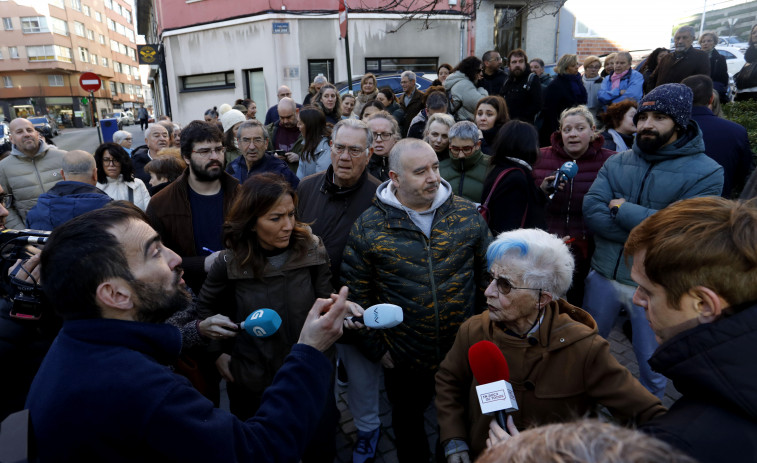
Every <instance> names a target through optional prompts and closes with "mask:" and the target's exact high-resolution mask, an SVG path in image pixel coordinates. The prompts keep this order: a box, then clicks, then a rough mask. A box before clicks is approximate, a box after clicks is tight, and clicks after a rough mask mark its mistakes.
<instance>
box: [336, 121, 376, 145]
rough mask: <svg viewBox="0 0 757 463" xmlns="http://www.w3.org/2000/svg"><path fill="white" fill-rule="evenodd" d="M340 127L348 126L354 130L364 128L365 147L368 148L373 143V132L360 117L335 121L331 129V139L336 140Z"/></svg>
mask: <svg viewBox="0 0 757 463" xmlns="http://www.w3.org/2000/svg"><path fill="white" fill-rule="evenodd" d="M342 127H350V128H353V129H356V130H364V131H365V142H366V145H365V147H366V148H370V147H371V146H372V145H373V132H371V129H369V128H368V124H366V123H365V122H363V121H361V120H360V119H352V118H347V119H342V120H341V121H339V122H337V123H336V125H335V126H334V130H332V131H331V140H336V136H337V134H338V133H339V131H340V130H341V129H342Z"/></svg>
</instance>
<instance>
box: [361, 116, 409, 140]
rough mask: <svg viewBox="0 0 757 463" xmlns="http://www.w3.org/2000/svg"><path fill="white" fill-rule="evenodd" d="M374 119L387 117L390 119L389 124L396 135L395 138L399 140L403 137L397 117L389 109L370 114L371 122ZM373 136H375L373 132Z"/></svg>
mask: <svg viewBox="0 0 757 463" xmlns="http://www.w3.org/2000/svg"><path fill="white" fill-rule="evenodd" d="M374 119H385V120H387V121H389V124H390V125H391V126H392V136H393V137H394V139H395V140H399V139H400V138H402V136H401V135H400V125H399V124H398V123H397V119H395V118H394V116H392V115H391V114H389V113H388V112H387V111H379V112H377V113H373V114H371V115H370V116H368V122H369V123H370V122H371V121H372V120H374ZM371 136H373V133H371Z"/></svg>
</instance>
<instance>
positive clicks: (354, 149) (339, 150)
mask: <svg viewBox="0 0 757 463" xmlns="http://www.w3.org/2000/svg"><path fill="white" fill-rule="evenodd" d="M366 149H367V148H362V147H360V146H349V147H348V146H344V145H339V144H336V143H334V144H333V145H331V151H333V152H335V153H336V154H338V155H339V156H341V155H342V154H344V150H347V152H348V153H349V154H350V156H352V157H353V158H356V157H358V156H360V155H361V154H363V153H365V150H366Z"/></svg>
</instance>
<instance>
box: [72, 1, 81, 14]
mask: <svg viewBox="0 0 757 463" xmlns="http://www.w3.org/2000/svg"><path fill="white" fill-rule="evenodd" d="M71 8H73V9H75V10H76V11H81V0H71Z"/></svg>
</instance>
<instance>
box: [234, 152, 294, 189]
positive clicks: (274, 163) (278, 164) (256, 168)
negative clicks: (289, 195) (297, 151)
mask: <svg viewBox="0 0 757 463" xmlns="http://www.w3.org/2000/svg"><path fill="white" fill-rule="evenodd" d="M226 172H227V173H228V174H229V175H231V176H232V177H234V178H235V179H237V180H238V181H239V184H240V185H241V184H242V183H244V182H245V181H246V180H247V179H248V178H250V177H252V176H253V175H257V174H262V173H265V172H273V173H275V174H279V175H281V176H282V177H284V178H285V179H286V180H287V181H288V182H289V184H290V185H292V188H297V185H299V184H300V179H298V178H297V176H296V175H294V173H293V172H292V171H291V170H290V169H289V167H288V166H287V164H286V162H284V161H282V160H281V159H279V158H277V157H275V156H274V155H272V154H271V153H265V154H264V155H263V157H262V158H260V160H259V161H258V162H256V163H255V164H253V165H252V168H250V169H247V160H246V159H245V157H244V156H239V157H238V158H236V159H234V160H233V161H231V162H230V163H229V164H228V165H227V166H226Z"/></svg>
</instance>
